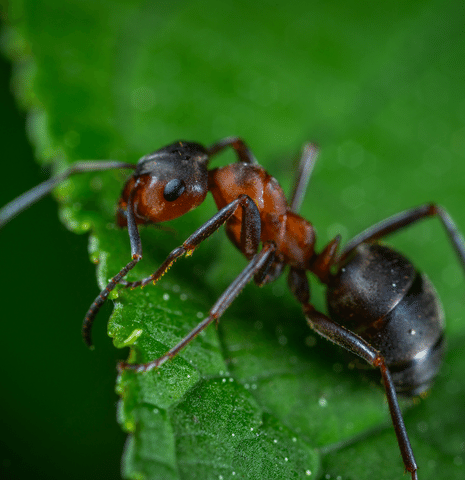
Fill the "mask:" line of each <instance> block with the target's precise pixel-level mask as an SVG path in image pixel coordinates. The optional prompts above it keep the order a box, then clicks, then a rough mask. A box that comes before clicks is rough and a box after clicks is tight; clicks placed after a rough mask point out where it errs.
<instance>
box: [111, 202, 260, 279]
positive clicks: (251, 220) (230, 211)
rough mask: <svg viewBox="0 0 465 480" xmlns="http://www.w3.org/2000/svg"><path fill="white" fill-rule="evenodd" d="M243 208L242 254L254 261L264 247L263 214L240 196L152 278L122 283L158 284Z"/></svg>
mask: <svg viewBox="0 0 465 480" xmlns="http://www.w3.org/2000/svg"><path fill="white" fill-rule="evenodd" d="M240 207H242V213H243V215H242V227H241V250H242V251H243V252H244V254H245V256H246V257H247V258H248V259H249V260H250V259H251V258H252V257H253V256H254V255H255V254H256V253H257V250H258V246H259V244H260V232H261V223H260V214H259V212H258V209H257V206H256V205H255V203H254V202H253V200H252V199H251V198H250V197H249V196H248V195H244V194H242V195H239V197H237V198H236V199H235V200H233V201H232V202H231V203H228V205H226V206H225V207H223V208H222V209H221V210H220V211H219V212H217V213H216V214H215V215H214V216H213V217H212V218H211V219H210V220H208V221H207V222H205V223H204V224H203V225H202V226H200V227H199V228H198V229H197V230H196V231H195V232H194V233H193V234H192V235H191V236H190V237H189V238H188V239H187V240H186V241H185V242H184V243H183V244H182V245H181V246H180V247H177V248H175V249H174V250H173V251H172V252H171V253H170V254H169V255H168V257H167V258H166V260H165V261H164V262H163V263H162V264H161V265H160V267H159V268H158V270H157V271H156V272H154V273H153V274H152V275H150V276H149V277H146V278H143V279H142V280H138V281H136V282H126V281H122V282H120V283H121V284H122V285H124V286H125V287H126V288H136V287H144V286H145V285H147V284H148V283H150V282H153V283H154V284H155V283H156V282H157V281H158V280H159V279H160V278H161V277H162V276H163V275H164V274H165V273H166V271H167V270H168V269H169V268H170V267H171V265H172V264H173V263H174V261H175V260H177V259H178V258H179V257H181V256H183V255H184V254H186V255H188V256H189V255H192V252H193V251H194V249H195V248H196V247H197V246H198V245H199V244H200V243H201V242H202V241H203V240H205V239H206V238H208V237H209V236H210V235H211V234H212V233H214V232H215V231H216V230H218V228H220V227H221V225H223V224H224V223H225V222H226V221H227V220H228V219H229V218H231V217H232V216H233V215H234V214H235V213H236V211H237V209H238V208H240Z"/></svg>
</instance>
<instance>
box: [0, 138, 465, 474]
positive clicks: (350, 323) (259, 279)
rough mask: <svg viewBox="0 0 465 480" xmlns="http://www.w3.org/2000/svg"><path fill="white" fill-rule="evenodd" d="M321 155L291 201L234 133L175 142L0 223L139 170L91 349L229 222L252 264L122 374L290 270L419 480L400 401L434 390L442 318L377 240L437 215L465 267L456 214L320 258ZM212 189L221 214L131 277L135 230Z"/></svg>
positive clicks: (363, 236)
mask: <svg viewBox="0 0 465 480" xmlns="http://www.w3.org/2000/svg"><path fill="white" fill-rule="evenodd" d="M227 147H231V148H232V149H233V150H234V151H235V153H236V155H237V162H235V163H232V164H230V165H227V166H225V167H219V168H214V169H211V170H209V169H208V166H209V161H210V159H211V157H213V156H215V155H216V154H218V153H220V152H221V151H223V150H224V149H225V148H227ZM317 155H318V148H317V147H316V146H315V145H313V144H307V145H306V146H305V147H304V150H303V155H302V158H301V161H300V165H299V169H298V172H297V175H296V179H295V182H294V187H293V192H292V195H291V197H290V200H289V201H287V200H286V197H285V195H284V192H283V190H282V189H281V187H280V186H279V184H278V182H277V181H276V179H274V178H273V177H272V176H271V175H269V174H268V173H267V172H266V171H265V169H264V168H263V167H261V166H260V165H259V164H258V163H257V161H256V159H255V157H254V155H253V154H252V153H251V151H250V150H249V148H248V147H247V145H246V144H245V143H244V141H243V140H242V139H240V138H237V137H228V138H225V139H223V140H221V141H219V142H217V143H215V144H213V145H212V146H210V147H209V148H206V147H204V146H202V145H200V144H199V143H195V142H187V141H178V142H175V143H172V144H170V145H167V146H165V147H163V148H161V149H160V150H157V151H155V152H154V153H151V154H149V155H146V156H144V157H142V158H141V159H140V160H139V162H138V163H137V165H133V164H129V163H124V162H117V161H84V162H77V163H75V164H74V165H72V166H71V167H69V168H68V170H66V171H65V172H63V173H62V174H61V175H57V176H55V177H52V178H50V179H49V180H47V181H45V182H43V183H41V184H40V185H38V186H37V187H35V188H33V189H32V190H30V191H28V192H26V193H25V194H23V195H22V196H20V197H18V198H17V199H16V200H14V201H13V202H10V203H9V204H8V205H6V206H5V207H4V208H3V209H2V210H0V227H1V226H3V225H5V224H6V223H7V222H8V221H9V220H11V219H12V218H13V217H14V216H16V215H17V214H18V213H20V212H21V211H22V210H24V209H26V208H28V207H29V206H30V205H32V204H33V203H34V202H36V201H38V200H39V199H40V198H42V197H43V196H45V195H46V194H48V193H49V192H50V191H51V190H52V189H53V188H54V187H55V186H56V185H57V184H59V183H60V182H62V181H63V180H65V179H66V178H68V177H69V176H71V175H74V174H77V173H84V172H91V171H98V170H100V171H102V170H111V169H119V168H127V169H133V170H134V172H133V174H132V175H131V176H130V177H129V179H128V181H127V182H126V185H125V186H124V188H123V192H122V194H121V198H120V200H119V203H118V208H117V214H116V220H117V224H118V225H119V226H120V227H127V228H128V232H129V240H130V245H131V260H130V261H129V262H128V263H127V264H126V265H125V266H124V267H123V268H122V269H121V270H120V271H119V272H118V273H117V274H116V275H115V276H114V277H113V278H112V279H111V281H110V282H109V283H108V285H107V286H106V287H105V288H104V289H103V290H102V292H100V294H99V295H98V296H97V298H96V299H95V301H94V302H93V303H92V305H91V306H90V308H89V310H88V312H87V314H86V316H85V319H84V324H83V328H82V333H83V337H84V341H85V342H86V344H87V345H88V346H91V345H92V340H91V328H92V324H93V322H94V319H95V316H96V314H97V312H98V311H99V309H100V307H101V306H102V304H103V303H104V302H105V300H106V298H107V297H108V295H109V293H110V292H111V291H112V290H113V289H114V288H115V287H116V285H118V284H120V285H122V286H123V287H126V288H135V287H143V286H145V285H147V284H148V283H150V282H153V283H156V282H157V281H158V280H159V279H160V277H161V276H162V275H163V274H164V273H165V272H166V271H167V270H168V269H169V268H170V266H171V265H172V264H173V262H175V261H176V260H177V259H178V258H179V257H182V256H183V255H190V254H192V252H193V251H194V249H195V248H197V246H198V245H199V244H200V243H201V242H202V241H203V240H205V239H206V238H207V237H209V236H210V235H211V234H212V233H213V232H215V231H216V230H218V229H219V228H220V227H221V226H222V225H225V228H226V234H227V235H228V237H229V239H230V240H231V241H232V243H233V244H234V245H235V246H236V247H237V248H238V249H239V250H240V251H241V252H242V253H243V254H244V256H245V257H246V258H247V260H248V264H247V266H246V267H245V268H244V269H243V270H242V272H241V273H240V274H239V275H238V276H237V277H236V279H235V280H234V281H233V282H232V283H231V285H230V286H229V287H228V288H227V289H226V290H225V292H224V293H223V294H222V295H221V296H220V297H219V299H218V300H217V301H216V303H215V304H214V305H213V307H212V308H211V309H210V312H209V315H208V317H207V318H205V319H204V320H203V321H201V322H200V323H199V324H198V325H197V327H195V328H194V329H193V330H192V331H191V332H189V333H188V334H187V335H186V336H185V337H184V338H183V339H182V340H181V341H180V342H179V343H178V344H177V345H175V346H174V347H173V348H171V349H170V350H169V351H168V352H167V353H166V354H165V355H163V356H161V357H160V358H157V359H155V360H152V361H150V362H148V363H144V364H129V363H125V362H121V363H120V364H119V366H118V368H119V370H120V371H121V370H133V371H136V372H139V373H142V372H147V371H149V370H152V369H154V368H158V367H160V366H161V365H162V364H163V363H165V362H166V361H167V360H169V359H171V358H173V357H174V356H176V355H177V354H178V353H179V352H180V350H182V349H183V348H184V347H185V346H186V345H188V344H189V343H190V342H191V340H193V339H194V338H195V337H196V336H197V335H198V334H199V333H200V332H201V331H202V330H204V329H205V328H206V327H207V326H208V325H210V324H211V323H212V322H217V321H219V318H220V317H221V315H222V314H223V313H224V311H225V310H226V309H227V308H228V307H229V305H230V304H231V303H232V302H233V300H234V299H235V298H236V297H237V296H238V295H239V293H240V292H241V290H242V289H243V288H244V286H245V285H246V284H247V283H248V282H250V281H251V280H252V279H253V280H254V281H255V283H257V284H258V285H264V284H267V283H270V282H272V281H274V280H276V279H277V278H278V277H279V276H280V275H281V274H282V273H283V271H284V268H285V267H286V266H289V272H288V285H289V288H290V290H291V292H292V293H293V295H294V296H295V298H296V299H297V301H298V302H299V303H300V304H301V305H302V310H303V313H304V315H305V318H306V320H307V323H308V325H309V326H310V327H311V328H312V329H313V330H315V331H316V332H317V333H319V334H320V335H322V336H323V337H325V338H327V339H328V340H330V341H332V342H334V343H336V344H337V345H339V346H341V347H343V348H345V349H347V350H349V351H351V352H352V353H355V354H356V355H358V356H359V357H361V358H362V359H364V360H365V361H366V362H368V364H370V365H371V366H373V367H376V368H378V369H379V370H380V372H381V377H382V382H383V384H384V388H385V392H386V396H387V400H388V404H389V410H390V414H391V419H392V423H393V425H394V429H395V433H396V437H397V442H398V444H399V448H400V452H401V455H402V459H403V462H404V465H405V468H406V470H407V471H408V472H410V474H411V477H412V480H416V479H417V478H418V477H417V464H416V462H415V458H414V455H413V451H412V448H411V446H410V442H409V438H408V435H407V431H406V428H405V425H404V421H403V418H402V413H401V411H400V408H399V404H398V400H397V394H402V395H405V396H417V395H420V394H421V393H423V392H425V391H426V390H427V389H428V388H429V387H430V386H431V384H432V382H433V380H434V377H435V376H436V375H437V373H438V371H439V368H440V364H441V359H442V354H443V351H444V348H445V341H444V316H443V313H442V308H441V304H440V301H439V299H438V296H437V294H436V292H435V290H434V287H433V286H432V284H431V282H430V281H429V279H428V277H427V276H426V275H425V274H421V273H420V272H418V271H417V270H416V268H415V267H414V266H413V265H412V263H411V262H410V261H409V260H408V259H407V258H405V257H404V256H403V255H402V254H400V253H399V252H397V251H395V250H393V249H391V248H389V247H387V246H385V245H382V244H379V243H378V242H377V240H379V239H382V238H384V237H386V236H388V235H390V234H392V233H394V232H397V231H399V230H401V229H403V228H405V227H408V226H410V225H412V224H414V223H416V222H418V221H420V220H423V219H425V218H428V217H438V218H439V220H440V221H441V223H442V225H443V227H444V228H445V230H446V233H447V235H448V237H449V239H450V241H451V244H452V246H453V247H454V249H455V251H456V253H457V255H458V257H459V261H460V262H461V264H462V266H463V268H464V270H465V246H464V240H463V237H462V236H461V234H460V233H459V231H458V229H457V227H456V226H455V224H454V222H453V220H452V219H451V217H450V216H449V214H448V213H447V212H446V211H445V210H444V209H443V208H441V207H440V206H438V205H436V204H434V203H431V204H425V205H421V206H419V207H416V208H411V209H409V210H406V211H404V212H401V213H399V214H397V215H394V216H392V217H389V218H387V219H385V220H383V221H381V222H379V223H377V224H375V225H373V226H371V227H370V228H368V229H366V230H365V231H363V232H362V233H360V234H359V235H357V236H356V237H355V238H353V239H352V240H350V241H349V242H348V243H347V244H346V245H345V247H344V248H343V249H342V251H341V252H339V251H338V250H339V245H340V242H341V236H340V235H337V236H336V237H335V238H334V239H333V240H331V241H330V242H329V243H328V245H326V246H325V247H324V248H323V250H321V251H320V252H316V251H315V243H316V234H315V230H314V227H313V225H312V224H311V223H310V222H308V221H307V220H305V219H304V218H303V217H301V216H300V215H299V214H298V211H299V208H300V206H301V204H302V201H303V198H304V195H305V191H306V188H307V185H308V182H309V179H310V176H311V173H312V170H313V167H314V165H315V161H316V158H317ZM209 191H210V192H211V193H212V195H213V198H214V201H215V203H216V205H217V207H218V212H217V213H216V214H215V215H214V216H213V217H212V218H211V219H210V220H208V221H207V222H205V223H204V224H203V225H202V226H200V227H199V228H198V229H197V230H196V231H195V232H194V233H193V234H192V235H191V236H190V237H189V238H188V239H187V240H186V241H185V242H184V243H183V244H182V245H181V246H179V247H177V248H175V249H174V250H173V251H172V252H171V253H170V254H169V255H168V257H167V258H166V260H165V261H164V262H163V263H162V264H161V266H160V267H159V268H158V270H156V271H155V272H154V273H153V274H152V275H150V276H149V277H147V278H144V279H141V280H138V281H136V282H128V281H126V280H124V277H125V275H126V274H127V273H128V272H129V271H130V270H131V269H132V268H134V266H135V265H136V264H137V263H138V262H139V261H140V260H141V259H142V244H141V239H140V236H139V229H138V225H141V224H150V223H154V224H158V223H160V222H165V221H168V220H172V219H175V218H177V217H180V216H181V215H184V214H185V213H187V212H189V211H190V210H192V209H193V208H196V207H198V206H199V205H200V204H201V203H202V202H203V201H204V199H205V198H206V196H207V193H208V192H209ZM260 244H261V245H262V248H261V249H260ZM307 271H309V272H311V273H313V274H314V275H316V277H318V279H319V280H320V281H321V282H322V283H323V284H325V285H326V286H327V294H326V298H327V305H328V312H329V314H328V315H326V314H324V313H322V312H320V311H318V310H316V309H315V307H314V306H313V305H312V304H311V303H310V290H309V284H308V280H307Z"/></svg>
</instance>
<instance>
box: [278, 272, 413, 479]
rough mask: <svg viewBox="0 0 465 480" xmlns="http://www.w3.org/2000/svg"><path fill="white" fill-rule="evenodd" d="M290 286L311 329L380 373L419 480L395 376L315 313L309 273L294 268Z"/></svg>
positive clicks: (365, 346) (364, 345)
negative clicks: (392, 376)
mask: <svg viewBox="0 0 465 480" xmlns="http://www.w3.org/2000/svg"><path fill="white" fill-rule="evenodd" d="M288 284H289V288H290V290H291V291H292V293H293V294H294V296H295V297H296V299H297V300H298V301H299V302H300V303H301V305H302V309H303V312H304V315H305V318H306V319H307V323H308V325H309V326H310V328H312V329H313V330H314V331H315V332H317V333H318V334H320V335H321V336H322V337H325V338H326V339H327V340H330V341H331V342H334V343H335V344H336V345H339V346H340V347H343V348H345V349H346V350H349V351H351V352H352V353H355V354H356V355H358V356H359V357H361V358H363V359H364V360H366V361H367V362H368V363H369V364H370V365H372V366H374V367H378V368H379V369H380V371H381V376H382V379H383V383H384V389H385V391H386V397H387V400H388V404H389V411H390V414H391V419H392V423H393V425H394V430H395V432H396V437H397V443H398V444H399V448H400V452H401V455H402V459H403V461H404V465H405V468H406V469H407V470H408V471H409V472H410V474H411V475H412V480H417V473H416V472H417V464H416V462H415V457H414V455H413V451H412V447H411V446H410V441H409V438H408V434H407V430H406V428H405V424H404V419H403V418H402V412H401V411H400V407H399V403H398V401H397V394H396V390H395V387H394V383H393V381H392V378H391V373H390V372H389V369H388V367H387V366H386V363H385V360H384V358H383V356H382V355H381V354H380V353H379V352H378V351H377V350H376V349H374V348H373V347H372V346H371V345H370V344H369V343H368V342H366V341H365V340H363V339H362V338H360V337H359V336H358V335H356V334H355V333H353V332H351V331H350V330H347V329H346V328H344V327H343V326H342V325H339V324H338V323H336V322H334V321H333V320H331V319H330V318H329V317H327V316H326V315H324V314H323V313H321V312H318V311H317V310H315V308H314V307H313V305H311V304H310V303H309V298H310V289H309V285H308V280H307V275H306V272H305V270H298V269H295V268H291V270H290V272H289V276H288Z"/></svg>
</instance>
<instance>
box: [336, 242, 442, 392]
mask: <svg viewBox="0 0 465 480" xmlns="http://www.w3.org/2000/svg"><path fill="white" fill-rule="evenodd" d="M327 304H328V311H329V313H330V316H331V318H332V319H333V320H335V321H337V322H338V323H340V324H341V325H344V326H345V327H346V328H348V329H350V330H351V331H353V332H355V333H357V334H358V335H359V336H360V337H362V338H363V339H364V340H366V341H367V342H368V343H369V344H370V345H372V346H373V347H374V348H375V349H376V350H378V351H380V352H382V353H383V356H384V359H385V361H386V365H387V367H388V368H389V370H390V372H391V375H392V379H393V382H394V385H395V388H396V391H397V393H400V394H402V395H405V396H415V395H419V394H421V393H423V392H424V391H425V390H427V389H428V388H429V387H430V386H431V384H432V382H433V380H434V378H435V377H436V375H437V373H438V372H439V368H440V366H441V360H442V354H443V352H444V346H445V341H444V313H443V310H442V306H441V303H440V301H439V298H438V296H437V294H436V291H435V289H434V287H433V285H432V284H431V282H430V280H429V279H428V277H427V276H426V275H425V274H422V273H420V272H418V271H417V270H416V269H415V267H414V266H413V265H412V264H411V263H410V261H409V260H408V259H407V258H405V257H404V256H403V255H401V254H400V253H399V252H396V251H395V250H393V249H391V248H388V247H386V246H384V245H380V244H378V243H373V244H367V243H364V244H362V245H360V246H359V247H358V248H357V249H356V250H355V252H354V254H353V255H352V256H351V257H350V258H348V259H347V261H346V262H345V264H344V265H343V266H342V267H341V268H340V269H339V271H338V273H337V274H336V275H335V276H334V278H333V279H332V280H331V282H330V284H329V286H328V290H327Z"/></svg>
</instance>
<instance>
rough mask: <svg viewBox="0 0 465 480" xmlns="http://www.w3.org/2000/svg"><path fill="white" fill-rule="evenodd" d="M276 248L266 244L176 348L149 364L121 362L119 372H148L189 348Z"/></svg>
mask: <svg viewBox="0 0 465 480" xmlns="http://www.w3.org/2000/svg"><path fill="white" fill-rule="evenodd" d="M275 249H276V246H275V244H274V243H266V244H265V245H264V246H263V248H262V250H261V251H260V252H259V253H257V254H256V255H255V256H254V257H253V258H252V259H251V260H250V262H249V264H248V265H247V266H246V267H245V268H244V270H242V272H241V273H240V274H239V275H238V276H237V277H236V279H235V280H234V281H233V282H232V283H231V285H229V287H228V288H227V289H226V290H225V291H224V292H223V294H222V295H221V296H220V298H219V299H218V300H217V301H216V303H215V304H214V305H213V307H212V308H211V310H210V312H209V315H208V317H207V318H206V319H205V320H203V321H202V322H200V323H199V324H198V325H197V326H196V327H195V328H194V329H193V330H191V331H190V332H189V333H188V334H187V335H186V336H185V337H184V338H183V339H182V340H181V341H180V342H179V343H178V344H177V345H176V346H174V347H173V348H172V349H171V350H169V351H168V352H167V353H165V354H164V355H163V356H161V357H159V358H157V359H156V360H153V361H151V362H148V363H142V364H130V363H126V362H121V363H120V364H119V365H118V370H119V371H122V370H134V371H136V372H148V371H150V370H152V369H154V368H158V367H159V366H161V365H162V364H163V363H165V362H166V361H167V360H170V359H171V358H173V357H175V356H176V355H177V354H178V353H179V352H180V351H181V350H182V349H183V348H184V347H185V346H187V345H188V344H189V343H190V342H191V341H192V340H193V339H194V338H195V337H196V336H197V335H198V334H199V333H200V332H201V331H202V330H204V329H205V328H206V327H208V325H210V323H212V322H214V321H218V320H219V318H220V317H221V315H223V313H224V312H225V310H226V309H227V308H228V307H229V306H230V305H231V303H232V302H233V301H234V299H235V298H236V297H237V296H238V295H239V293H240V292H241V291H242V289H243V288H244V287H245V286H246V285H247V283H249V282H250V280H251V279H252V278H253V277H254V275H255V274H256V273H258V272H260V270H261V269H263V268H264V266H265V265H266V264H267V263H269V262H270V261H271V260H272V257H273V256H274V251H275Z"/></svg>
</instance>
